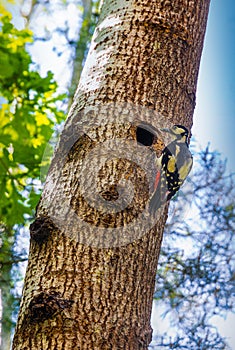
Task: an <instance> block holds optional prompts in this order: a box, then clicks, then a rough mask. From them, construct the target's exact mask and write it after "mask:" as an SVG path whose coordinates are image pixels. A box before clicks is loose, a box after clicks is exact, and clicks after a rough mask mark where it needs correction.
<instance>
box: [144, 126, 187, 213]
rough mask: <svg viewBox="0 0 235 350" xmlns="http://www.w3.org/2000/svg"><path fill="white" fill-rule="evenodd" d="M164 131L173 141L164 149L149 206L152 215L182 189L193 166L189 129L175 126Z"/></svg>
mask: <svg viewBox="0 0 235 350" xmlns="http://www.w3.org/2000/svg"><path fill="white" fill-rule="evenodd" d="M162 131H165V132H168V133H170V134H171V136H172V138H173V141H172V142H171V143H169V144H168V145H167V146H166V147H165V148H164V149H163V151H162V155H161V158H160V162H161V163H160V164H161V166H160V170H159V171H158V172H157V174H156V180H155V185H154V193H153V196H152V197H151V199H150V204H149V209H150V213H151V214H152V215H154V214H155V213H156V211H157V210H158V209H159V208H160V207H161V205H162V204H163V203H165V202H167V201H169V200H170V199H171V198H172V197H173V196H174V195H175V193H176V192H177V191H178V190H179V189H180V187H181V186H182V184H183V183H184V181H185V179H186V177H187V176H188V174H189V172H190V170H191V168H192V164H193V159H192V155H191V153H190V151H189V148H188V130H187V128H186V127H184V126H182V125H174V126H173V127H172V128H171V129H162Z"/></svg>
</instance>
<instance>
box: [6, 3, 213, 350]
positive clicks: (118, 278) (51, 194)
mask: <svg viewBox="0 0 235 350" xmlns="http://www.w3.org/2000/svg"><path fill="white" fill-rule="evenodd" d="M208 8H209V0H194V1H188V0H171V1H167V0H159V1H152V0H151V1H148V0H141V1H123V0H122V1H121V0H107V1H105V2H104V4H103V7H102V12H101V18H100V21H99V23H98V26H97V28H96V30H95V33H94V37H93V40H92V44H91V48H90V52H89V54H88V58H87V61H86V64H85V67H84V69H83V73H82V76H81V79H80V83H79V86H78V89H77V92H76V94H75V98H74V102H73V105H72V107H71V110H70V113H69V116H68V119H67V121H66V124H65V128H64V130H63V132H62V135H61V139H60V142H59V144H58V146H57V149H56V152H55V156H54V158H53V161H52V164H51V167H50V170H49V173H48V176H47V180H46V184H45V188H44V191H43V195H42V197H41V200H40V203H39V205H38V207H37V215H36V220H35V222H34V223H33V224H32V225H31V244H30V255H29V263H28V269H27V273H26V278H25V285H24V292H23V299H22V303H21V310H20V314H19V319H18V323H17V328H16V333H15V337H14V343H13V349H14V350H22V349H24V350H26V349H32V350H36V349H37V350H38V349H43V350H50V349H57V350H60V349H61V350H62V349H66V350H70V349H71V350H72V349H83V350H86V349H87V350H91V349H97V350H106V349H107V350H108V349H114V350H116V349H125V350H128V349H130V350H138V349H147V348H148V344H149V343H150V341H151V333H152V330H151V326H150V315H151V307H152V296H153V292H154V285H155V273H156V268H157V261H158V256H159V251H160V245H161V240H162V232H163V228H164V224H165V220H166V217H167V210H166V208H162V210H159V214H158V216H157V220H156V221H155V222H151V219H150V217H149V216H148V211H147V210H146V208H147V203H148V199H149V196H150V194H151V191H152V188H153V175H154V166H153V164H152V163H153V161H154V159H155V158H154V151H156V148H154V145H162V142H161V141H162V140H161V135H160V134H158V132H157V131H156V134H155V136H154V140H153V145H150V147H149V146H148V145H147V146H141V145H138V144H137V140H138V138H137V136H136V135H137V128H138V127H139V125H147V128H150V129H151V128H152V129H151V130H158V127H159V126H162V125H164V124H171V123H174V124H183V125H185V126H187V127H189V129H190V127H191V125H192V115H193V110H194V107H195V93H196V83H197V76H198V70H199V63H200V57H201V51H202V46H203V38H204V33H205V28H206V19H207V14H208ZM164 142H165V141H164ZM161 147H162V146H160V148H161ZM155 160H156V159H155Z"/></svg>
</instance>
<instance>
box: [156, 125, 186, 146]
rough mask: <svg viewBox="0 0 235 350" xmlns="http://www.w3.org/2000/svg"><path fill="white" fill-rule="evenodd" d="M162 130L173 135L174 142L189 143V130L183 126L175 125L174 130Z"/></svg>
mask: <svg viewBox="0 0 235 350" xmlns="http://www.w3.org/2000/svg"><path fill="white" fill-rule="evenodd" d="M161 130H162V131H165V132H168V133H169V134H171V135H172V137H173V139H174V140H178V141H181V142H187V140H188V129H187V128H186V127H185V126H183V125H173V126H172V128H169V129H168V128H166V129H161Z"/></svg>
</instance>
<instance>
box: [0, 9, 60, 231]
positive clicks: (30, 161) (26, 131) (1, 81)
mask: <svg viewBox="0 0 235 350" xmlns="http://www.w3.org/2000/svg"><path fill="white" fill-rule="evenodd" d="M2 10H3V9H2V8H1V13H3V15H2V16H1V18H0V29H1V32H0V93H1V99H0V103H1V107H0V177H1V178H0V192H1V197H0V222H1V223H3V224H5V225H6V226H13V225H14V224H20V223H23V222H24V221H25V214H28V215H29V216H31V215H32V210H33V208H35V206H36V203H37V202H38V199H39V196H40V192H39V191H38V187H37V183H36V182H35V179H38V178H39V176H40V167H41V165H42V164H41V159H42V156H43V152H44V150H45V147H46V145H47V142H48V140H49V139H50V137H51V136H52V133H53V127H54V125H55V124H56V123H60V122H61V121H62V120H64V118H65V116H64V113H63V112H62V111H61V110H59V109H58V107H57V103H56V102H57V101H58V100H62V99H63V98H64V96H60V95H58V94H57V93H56V90H57V84H56V82H55V81H54V80H53V75H52V73H51V72H49V73H48V74H47V76H46V77H41V76H40V74H39V73H38V72H36V71H34V70H33V69H32V63H33V62H32V59H31V57H30V55H29V53H28V52H27V50H26V45H27V44H28V43H30V42H32V41H33V39H32V33H31V32H30V31H29V30H27V29H23V30H17V29H16V28H15V27H14V26H13V24H12V23H11V15H10V14H9V13H8V12H6V11H2Z"/></svg>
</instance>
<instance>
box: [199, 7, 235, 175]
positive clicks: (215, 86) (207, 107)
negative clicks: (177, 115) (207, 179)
mask: <svg viewBox="0 0 235 350" xmlns="http://www.w3.org/2000/svg"><path fill="white" fill-rule="evenodd" d="M192 131H193V134H194V136H196V138H197V140H198V141H199V143H200V144H201V145H202V146H205V145H206V144H207V143H208V142H210V144H211V147H212V149H216V150H218V151H219V152H221V153H222V156H223V157H226V158H227V159H228V170H230V171H235V146H234V142H235V1H234V0H211V5H210V13H209V18H208V25H207V31H206V37H205V43H204V49H203V55H202V60H201V66H200V73H199V81H198V89H197V106H196V110H195V114H194V127H193V130H192Z"/></svg>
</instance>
